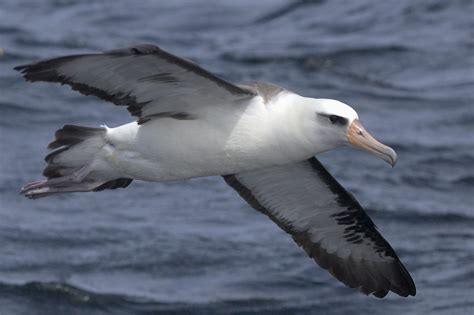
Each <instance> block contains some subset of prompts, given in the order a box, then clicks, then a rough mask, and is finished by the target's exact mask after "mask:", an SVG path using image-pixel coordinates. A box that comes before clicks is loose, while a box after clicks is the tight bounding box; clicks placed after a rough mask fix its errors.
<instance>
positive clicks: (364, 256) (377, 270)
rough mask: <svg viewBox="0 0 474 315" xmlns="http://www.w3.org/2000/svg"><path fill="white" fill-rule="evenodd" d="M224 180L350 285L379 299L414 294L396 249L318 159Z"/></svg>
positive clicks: (413, 288)
mask: <svg viewBox="0 0 474 315" xmlns="http://www.w3.org/2000/svg"><path fill="white" fill-rule="evenodd" d="M224 179H225V181H226V182H227V183H228V184H229V185H230V186H232V187H233V188H234V189H235V190H236V191H237V192H238V193H239V194H240V196H242V197H243V198H244V199H245V200H246V201H247V202H248V203H249V204H250V205H251V206H252V207H254V208H255V209H256V210H258V211H260V212H262V213H264V214H266V215H267V216H269V217H270V219H272V220H273V221H274V222H275V223H276V224H277V225H278V226H279V227H280V228H282V229H283V230H285V231H286V232H287V233H289V234H291V236H292V237H293V239H294V240H295V242H296V243H297V244H298V245H299V246H302V247H303V248H304V250H305V251H306V252H307V253H308V255H309V256H310V257H312V258H313V259H314V260H315V261H316V262H317V263H318V264H319V265H320V266H321V267H322V268H324V269H327V270H328V271H329V272H330V273H331V274H332V275H333V276H334V277H336V278H337V279H339V280H340V281H342V282H343V283H344V284H346V285H347V286H349V287H351V288H358V289H359V290H360V291H362V292H363V293H365V294H370V293H373V294H374V295H375V296H377V297H380V298H381V297H384V296H385V295H387V293H388V292H389V291H393V292H395V293H397V294H399V295H401V296H408V295H415V293H416V289H415V284H414V283H413V280H412V278H411V277H410V274H409V273H408V271H407V270H406V269H405V267H404V266H403V264H402V263H401V262H400V260H399V259H398V257H397V255H396V254H395V252H394V250H393V249H392V247H391V246H390V245H389V244H388V242H387V241H386V240H385V239H384V238H383V237H382V235H380V233H379V232H378V231H377V228H376V227H375V225H374V223H373V222H372V220H371V219H370V218H369V217H368V216H367V214H366V213H365V212H364V210H363V209H362V207H361V206H360V204H359V203H358V202H357V200H355V199H354V197H353V196H352V195H351V194H350V193H348V192H347V191H346V190H345V189H344V188H343V187H342V186H341V185H340V184H339V183H338V182H337V181H336V180H335V179H334V178H333V177H332V176H331V174H329V173H328V171H326V169H325V168H324V167H323V165H321V163H320V162H319V161H318V160H317V159H316V158H311V159H309V160H307V161H303V162H299V163H294V164H289V165H284V166H277V167H271V168H266V169H262V170H256V171H251V172H246V173H241V174H235V175H227V176H224Z"/></svg>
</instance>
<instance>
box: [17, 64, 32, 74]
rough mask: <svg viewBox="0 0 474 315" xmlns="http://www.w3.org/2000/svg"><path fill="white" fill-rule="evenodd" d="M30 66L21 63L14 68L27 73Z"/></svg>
mask: <svg viewBox="0 0 474 315" xmlns="http://www.w3.org/2000/svg"><path fill="white" fill-rule="evenodd" d="M29 66H30V65H20V66H16V67H14V68H13V70H15V71H18V72H21V73H25V71H26V69H27V68H28V67H29Z"/></svg>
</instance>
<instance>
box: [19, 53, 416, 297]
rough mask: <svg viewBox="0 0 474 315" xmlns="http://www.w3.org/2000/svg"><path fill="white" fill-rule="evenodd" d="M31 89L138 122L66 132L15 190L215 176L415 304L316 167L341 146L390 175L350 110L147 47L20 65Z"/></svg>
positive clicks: (342, 276)
mask: <svg viewBox="0 0 474 315" xmlns="http://www.w3.org/2000/svg"><path fill="white" fill-rule="evenodd" d="M15 70H18V71H20V72H21V73H22V74H23V76H24V78H25V79H26V80H28V81H45V82H59V83H61V84H67V85H69V86H71V87H72V89H73V90H76V91H79V92H80V93H82V94H85V95H94V96H96V97H98V98H100V99H103V100H105V101H109V102H111V103H113V104H115V105H119V106H127V109H128V111H129V112H130V113H131V114H132V115H133V116H135V117H136V119H135V120H134V121H132V122H130V123H128V124H124V125H121V126H118V127H116V128H109V127H107V126H105V125H104V126H101V127H99V128H91V127H82V126H75V125H65V126H64V127H62V128H61V129H59V130H57V131H56V134H55V139H54V141H52V142H51V143H50V144H49V146H48V148H49V149H51V152H50V153H49V154H48V155H47V156H46V157H45V161H46V162H47V166H46V168H45V169H44V171H43V175H44V177H45V179H43V180H40V181H36V182H33V183H30V184H27V185H26V186H24V187H23V188H22V190H21V193H22V194H24V195H25V196H26V197H28V198H32V199H35V198H40V197H46V196H50V195H54V194H59V193H69V192H89V191H102V190H104V189H115V188H124V187H127V186H128V185H129V184H130V183H131V182H132V181H133V180H142V181H150V182H162V181H173V180H183V179H189V178H193V177H201V176H222V177H223V179H224V180H225V182H226V183H227V184H228V185H230V186H231V187H232V188H233V189H235V190H236V191H237V193H238V194H239V195H240V196H241V197H242V198H243V199H244V200H245V201H247V202H248V203H249V204H250V206H252V207H253V208H255V209H256V210H258V211H260V212H261V213H263V214H265V215H267V216H268V217H269V218H270V219H271V220H272V221H273V222H275V223H276V224H277V225H278V226H279V227H280V228H281V229H283V230H284V231H285V232H287V233H288V234H290V235H291V236H292V238H293V239H294V241H295V242H296V243H297V244H298V245H299V246H301V247H302V248H303V249H304V250H305V251H306V253H307V254H308V255H309V256H310V257H311V258H312V259H314V261H315V262H316V263H317V264H319V266H321V267H322V268H324V269H326V270H327V271H329V272H330V273H331V274H332V275H333V276H334V277H335V278H337V279H338V280H340V281H341V282H342V283H344V284H345V285H347V286H349V287H351V288H356V289H358V290H359V291H361V292H362V293H364V294H366V295H368V294H373V295H374V296H376V297H379V298H382V297H384V296H386V295H387V293H388V292H389V291H392V292H394V293H396V294H398V295H400V296H403V297H406V296H408V295H415V293H416V289H415V285H414V282H413V280H412V278H411V276H410V274H409V273H408V271H407V269H406V268H405V267H404V266H403V264H402V263H401V261H400V260H399V258H398V256H397V255H396V253H395V251H394V250H393V249H392V247H391V246H390V245H389V243H388V242H387V241H386V240H385V239H384V238H383V237H382V235H381V234H380V233H379V232H378V229H377V228H376V226H375V225H374V223H373V222H372V220H371V219H370V218H369V217H368V215H367V214H366V212H365V211H364V209H363V208H362V206H361V205H360V204H359V202H358V201H357V200H356V199H355V198H354V197H353V195H352V194H350V193H349V192H348V191H346V190H345V189H344V188H343V187H342V186H341V185H340V184H339V183H338V182H337V180H336V179H335V178H334V177H333V176H331V174H330V173H329V172H328V171H327V170H326V169H325V168H324V166H323V165H322V164H321V163H320V162H319V161H318V160H317V159H316V158H315V155H317V154H318V153H321V152H324V151H328V150H333V149H335V148H337V147H340V146H344V145H350V146H353V147H355V148H359V149H363V150H366V151H368V152H370V153H371V154H374V155H375V156H377V157H379V158H381V159H383V160H384V161H386V162H388V163H389V164H390V165H392V166H394V165H395V163H396V161H397V155H396V153H395V151H394V150H393V149H391V148H390V147H388V146H386V145H384V144H382V143H380V142H378V141H377V140H375V139H374V138H373V137H372V136H371V135H370V134H369V133H368V132H367V130H366V129H365V128H364V127H363V125H362V124H361V122H360V120H359V116H358V114H357V113H356V111H355V110H354V109H352V108H351V107H350V106H348V105H346V104H344V103H342V102H340V101H337V100H333V99H315V98H309V97H303V96H300V95H298V94H296V93H293V92H291V91H289V90H287V89H284V88H282V87H279V86H276V85H273V84H269V83H263V82H256V83H251V84H245V85H244V84H242V85H237V84H233V83H231V82H229V81H226V80H223V79H221V78H219V77H218V76H216V75H214V74H212V73H210V72H208V71H206V70H204V69H203V68H201V67H199V66H198V65H196V64H194V63H192V62H191V61H188V60H186V59H182V58H179V57H177V56H175V55H173V54H171V53H169V52H167V51H165V50H163V49H161V48H159V47H157V46H155V45H149V44H145V45H137V46H134V47H130V48H126V49H117V50H112V51H107V52H104V53H94V54H81V55H72V56H63V57H58V58H53V59H48V60H43V61H39V62H36V63H32V64H28V65H23V66H18V67H16V68H15Z"/></svg>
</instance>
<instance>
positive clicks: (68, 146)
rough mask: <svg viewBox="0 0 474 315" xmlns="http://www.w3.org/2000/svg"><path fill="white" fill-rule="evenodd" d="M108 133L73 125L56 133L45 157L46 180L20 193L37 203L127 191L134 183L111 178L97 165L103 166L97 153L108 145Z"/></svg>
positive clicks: (32, 184)
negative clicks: (87, 193)
mask: <svg viewBox="0 0 474 315" xmlns="http://www.w3.org/2000/svg"><path fill="white" fill-rule="evenodd" d="M106 132H107V128H106V127H101V128H90V127H82V126H73V125H65V126H64V127H63V128H61V129H59V130H57V131H56V134H55V140H54V141H53V142H51V143H50V144H49V145H48V148H49V149H51V150H52V151H51V152H50V153H49V154H48V155H46V157H45V161H46V162H47V163H48V165H47V166H46V168H45V169H44V171H43V175H44V176H45V177H46V179H43V180H40V181H36V182H32V183H29V184H27V185H25V186H24V187H23V188H22V190H21V193H22V194H24V195H25V196H26V197H28V198H31V199H36V198H41V197H46V196H49V195H53V194H58V193H67V192H80V191H82V192H83V191H100V190H104V189H114V188H119V187H127V186H128V185H129V184H130V183H131V182H132V179H129V178H115V179H114V178H113V177H112V178H111V177H110V175H109V174H110V172H107V170H106V167H105V169H104V165H98V164H101V162H100V159H97V153H98V152H99V151H100V150H102V149H104V146H105V145H106V141H105V135H106ZM99 170H100V171H99Z"/></svg>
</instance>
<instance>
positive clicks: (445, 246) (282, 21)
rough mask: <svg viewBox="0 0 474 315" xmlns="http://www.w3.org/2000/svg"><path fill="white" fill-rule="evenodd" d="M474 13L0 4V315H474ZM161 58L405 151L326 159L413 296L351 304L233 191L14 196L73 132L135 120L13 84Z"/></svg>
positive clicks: (457, 3) (44, 88) (179, 187)
mask: <svg viewBox="0 0 474 315" xmlns="http://www.w3.org/2000/svg"><path fill="white" fill-rule="evenodd" d="M473 16H474V2H472V1H469V0H466V1H462V0H453V1H409V0H400V1H365V0H361V1H350V2H349V1H324V0H320V1H292V2H287V1H268V0H267V1H250V0H239V1H199V2H198V1H151V0H145V1H136V2H132V1H125V0H115V1H108V0H106V1H72V0H71V1H67V0H41V1H23V0H2V1H1V2H0V48H2V49H3V56H1V57H0V196H1V199H0V244H1V246H0V314H157V313H163V314H172V313H175V314H178V313H188V314H189V313H198V314H234V313H239V314H367V313H371V314H380V313H383V314H386V315H388V314H472V313H474V241H473V238H474V209H473V208H474V207H473V204H474V190H473V188H474V167H473V165H474V37H473V34H474V18H473ZM142 42H149V43H155V44H158V45H160V46H162V47H163V48H165V49H167V50H169V51H171V52H174V53H175V54H177V55H179V56H183V57H185V58H188V59H191V60H193V61H195V62H197V63H199V64H200V65H202V66H203V67H205V68H207V69H209V70H211V71H213V72H215V73H216V74H218V75H220V76H222V77H224V78H227V79H229V80H231V81H234V82H245V81H252V80H263V81H268V82H273V83H277V84H280V85H282V86H284V87H286V88H288V89H290V90H293V91H295V92H298V93H300V94H303V95H307V96H312V97H320V98H322V97H325V98H336V99H339V100H342V101H344V102H346V103H348V104H350V105H352V106H353V107H354V108H355V109H356V110H357V111H358V112H359V115H360V117H361V120H362V122H363V123H364V125H365V126H366V127H367V128H368V130H369V131H371V133H372V134H373V135H374V136H376V137H377V138H378V139H380V140H382V141H383V142H385V143H387V144H389V145H391V146H392V147H394V148H395V149H396V151H397V152H398V155H399V163H398V165H397V166H396V167H395V168H394V169H391V168H390V167H388V166H387V165H386V164H384V163H383V162H382V161H381V160H379V159H376V158H374V157H372V156H369V155H367V154H365V153H362V152H358V151H354V150H351V149H341V150H336V151H334V152H330V153H325V154H323V155H321V156H320V159H321V160H322V162H323V163H324V164H325V165H326V166H327V168H328V169H329V170H330V171H331V172H332V173H333V174H334V175H335V176H336V177H337V179H338V180H340V182H341V183H342V184H343V185H344V186H345V187H346V188H347V189H349V190H350V191H352V192H353V193H354V194H355V195H356V196H357V198H358V199H359V201H360V202H361V203H362V204H363V205H364V206H365V207H366V209H367V211H368V213H369V214H370V216H371V217H372V218H373V220H374V221H375V223H376V224H377V226H378V227H379V229H380V231H381V232H382V234H383V235H384V236H385V237H386V238H387V239H388V240H389V242H390V243H391V244H392V246H393V247H394V248H395V250H396V252H397V253H398V255H399V256H400V258H401V260H402V261H403V262H404V264H405V265H406V267H407V269H408V270H409V271H410V273H411V274H412V276H413V278H414V281H415V283H416V285H417V295H416V296H415V297H410V298H400V297H398V296H396V295H394V294H389V295H388V296H387V297H386V298H385V299H382V300H380V299H377V298H374V297H371V296H370V297H367V296H364V295H362V294H360V293H358V292H355V291H353V290H351V289H348V288H346V287H344V286H343V285H342V284H340V283H339V282H338V281H337V280H335V279H333V278H332V277H331V276H330V275H329V274H328V273H327V272H326V271H324V270H322V269H320V268H319V267H318V266H316V265H315V263H314V262H313V261H312V260H311V259H308V258H307V257H306V255H305V253H304V252H303V251H302V250H301V249H300V248H298V247H297V246H296V245H295V244H294V243H293V241H292V240H291V239H290V237H289V236H288V235H286V234H285V233H284V232H283V231H281V230H280V229H279V228H278V227H277V226H276V225H274V224H273V223H272V222H271V221H270V220H269V219H267V218H266V217H265V216H263V215H261V214H260V213H257V212H256V211H254V210H252V209H251V208H250V207H249V206H248V205H246V204H245V203H244V202H243V200H241V199H240V198H239V197H238V195H237V194H236V193H235V192H234V191H232V190H231V189H230V188H229V187H227V186H226V184H225V183H224V182H223V180H222V179H221V178H201V179H194V180H190V181H184V182H173V183H166V184H165V183H143V182H134V183H133V184H132V185H131V186H130V187H128V188H127V189H120V190H114V191H103V192H100V193H87V194H69V195H62V196H56V197H50V198H45V199H40V200H34V201H32V200H27V199H25V198H24V197H22V196H20V195H19V189H20V187H21V186H22V185H23V184H25V183H26V182H28V181H30V180H32V179H37V178H38V177H39V176H40V174H41V170H42V168H43V167H44V164H45V163H44V162H43V156H44V155H45V154H46V153H47V150H46V145H47V144H48V143H49V141H50V140H51V139H52V137H53V133H54V131H55V130H56V129H58V128H60V127H61V126H62V125H63V124H66V123H67V124H79V125H87V126H98V125H100V124H104V123H105V124H107V125H109V126H117V125H120V124H122V123H126V122H128V121H130V116H129V115H128V113H127V112H126V111H125V110H124V109H122V108H117V107H114V106H112V105H110V104H106V103H105V102H102V101H100V100H98V99H96V98H93V97H84V96H81V95H79V94H78V93H75V92H72V91H70V89H68V88H66V87H61V86H56V85H52V84H45V83H40V84H30V83H26V82H24V81H23V79H22V78H21V76H20V75H19V74H18V73H16V72H15V71H13V70H12V68H13V67H14V66H16V65H19V64H24V63H29V62H32V61H34V60H37V59H40V58H45V57H52V56H58V55H67V54H76V53H82V52H96V51H103V50H108V49H113V48H120V47H126V46H129V45H131V44H136V43H142Z"/></svg>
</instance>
